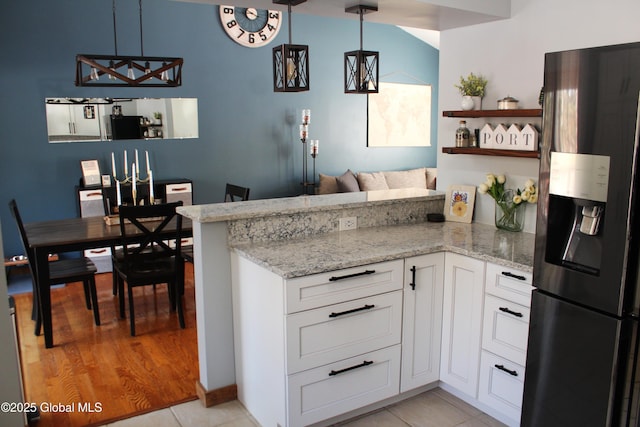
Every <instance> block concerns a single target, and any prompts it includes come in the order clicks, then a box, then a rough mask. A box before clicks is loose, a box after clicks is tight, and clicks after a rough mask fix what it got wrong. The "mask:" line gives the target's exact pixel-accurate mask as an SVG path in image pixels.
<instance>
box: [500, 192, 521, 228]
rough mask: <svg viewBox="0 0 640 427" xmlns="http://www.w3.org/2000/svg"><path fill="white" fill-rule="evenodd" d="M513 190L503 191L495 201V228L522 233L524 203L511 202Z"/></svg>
mask: <svg viewBox="0 0 640 427" xmlns="http://www.w3.org/2000/svg"><path fill="white" fill-rule="evenodd" d="M515 195H516V192H515V191H514V190H505V191H504V193H503V194H502V197H501V198H500V200H496V218H495V221H496V227H497V228H499V229H501V230H507V231H522V229H523V227H524V216H525V215H524V214H525V206H526V203H525V202H521V203H519V204H516V203H514V202H513V196H515Z"/></svg>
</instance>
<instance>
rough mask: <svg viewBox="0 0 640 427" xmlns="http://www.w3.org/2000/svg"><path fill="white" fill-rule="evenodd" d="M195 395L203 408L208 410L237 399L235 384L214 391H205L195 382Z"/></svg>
mask: <svg viewBox="0 0 640 427" xmlns="http://www.w3.org/2000/svg"><path fill="white" fill-rule="evenodd" d="M196 395H197V396H198V399H200V402H202V404H203V405H204V407H205V408H209V407H211V406H215V405H219V404H221V403H225V402H230V401H232V400H236V399H237V398H238V386H237V385H236V384H231V385H228V386H225V387H221V388H217V389H215V390H207V389H206V388H204V386H203V385H202V384H201V383H200V381H196Z"/></svg>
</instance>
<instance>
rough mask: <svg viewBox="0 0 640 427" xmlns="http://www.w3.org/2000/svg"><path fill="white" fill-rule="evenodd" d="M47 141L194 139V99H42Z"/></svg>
mask: <svg viewBox="0 0 640 427" xmlns="http://www.w3.org/2000/svg"><path fill="white" fill-rule="evenodd" d="M45 107H46V113H47V114H46V115H47V134H48V136H49V142H50V143H59V142H96V141H112V140H116V139H158V140H160V139H186V138H198V99H197V98H45Z"/></svg>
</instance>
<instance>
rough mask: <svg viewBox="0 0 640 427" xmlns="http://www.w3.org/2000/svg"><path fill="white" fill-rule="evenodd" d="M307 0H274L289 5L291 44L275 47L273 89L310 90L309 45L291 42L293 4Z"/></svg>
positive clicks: (283, 90) (276, 90)
mask: <svg viewBox="0 0 640 427" xmlns="http://www.w3.org/2000/svg"><path fill="white" fill-rule="evenodd" d="M306 1H307V0H273V3H275V4H286V5H288V6H289V44H282V45H280V46H276V47H274V48H273V91H274V92H303V91H307V90H309V46H306V45H298V44H291V6H296V5H299V4H301V3H304V2H306Z"/></svg>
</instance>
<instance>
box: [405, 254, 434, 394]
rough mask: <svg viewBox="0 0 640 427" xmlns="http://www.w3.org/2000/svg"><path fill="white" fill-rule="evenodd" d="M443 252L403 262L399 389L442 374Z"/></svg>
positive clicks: (425, 382)
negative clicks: (402, 312) (402, 311)
mask: <svg viewBox="0 0 640 427" xmlns="http://www.w3.org/2000/svg"><path fill="white" fill-rule="evenodd" d="M444 257H445V255H444V252H438V253H434V254H429V255H421V256H416V257H412V258H407V259H406V260H405V263H404V308H403V310H404V314H403V319H402V370H401V373H400V392H405V391H408V390H411V389H414V388H416V387H420V386H423V385H426V384H429V383H432V382H434V381H438V379H439V376H440V339H441V335H442V295H443V290H444V286H443V285H444Z"/></svg>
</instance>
